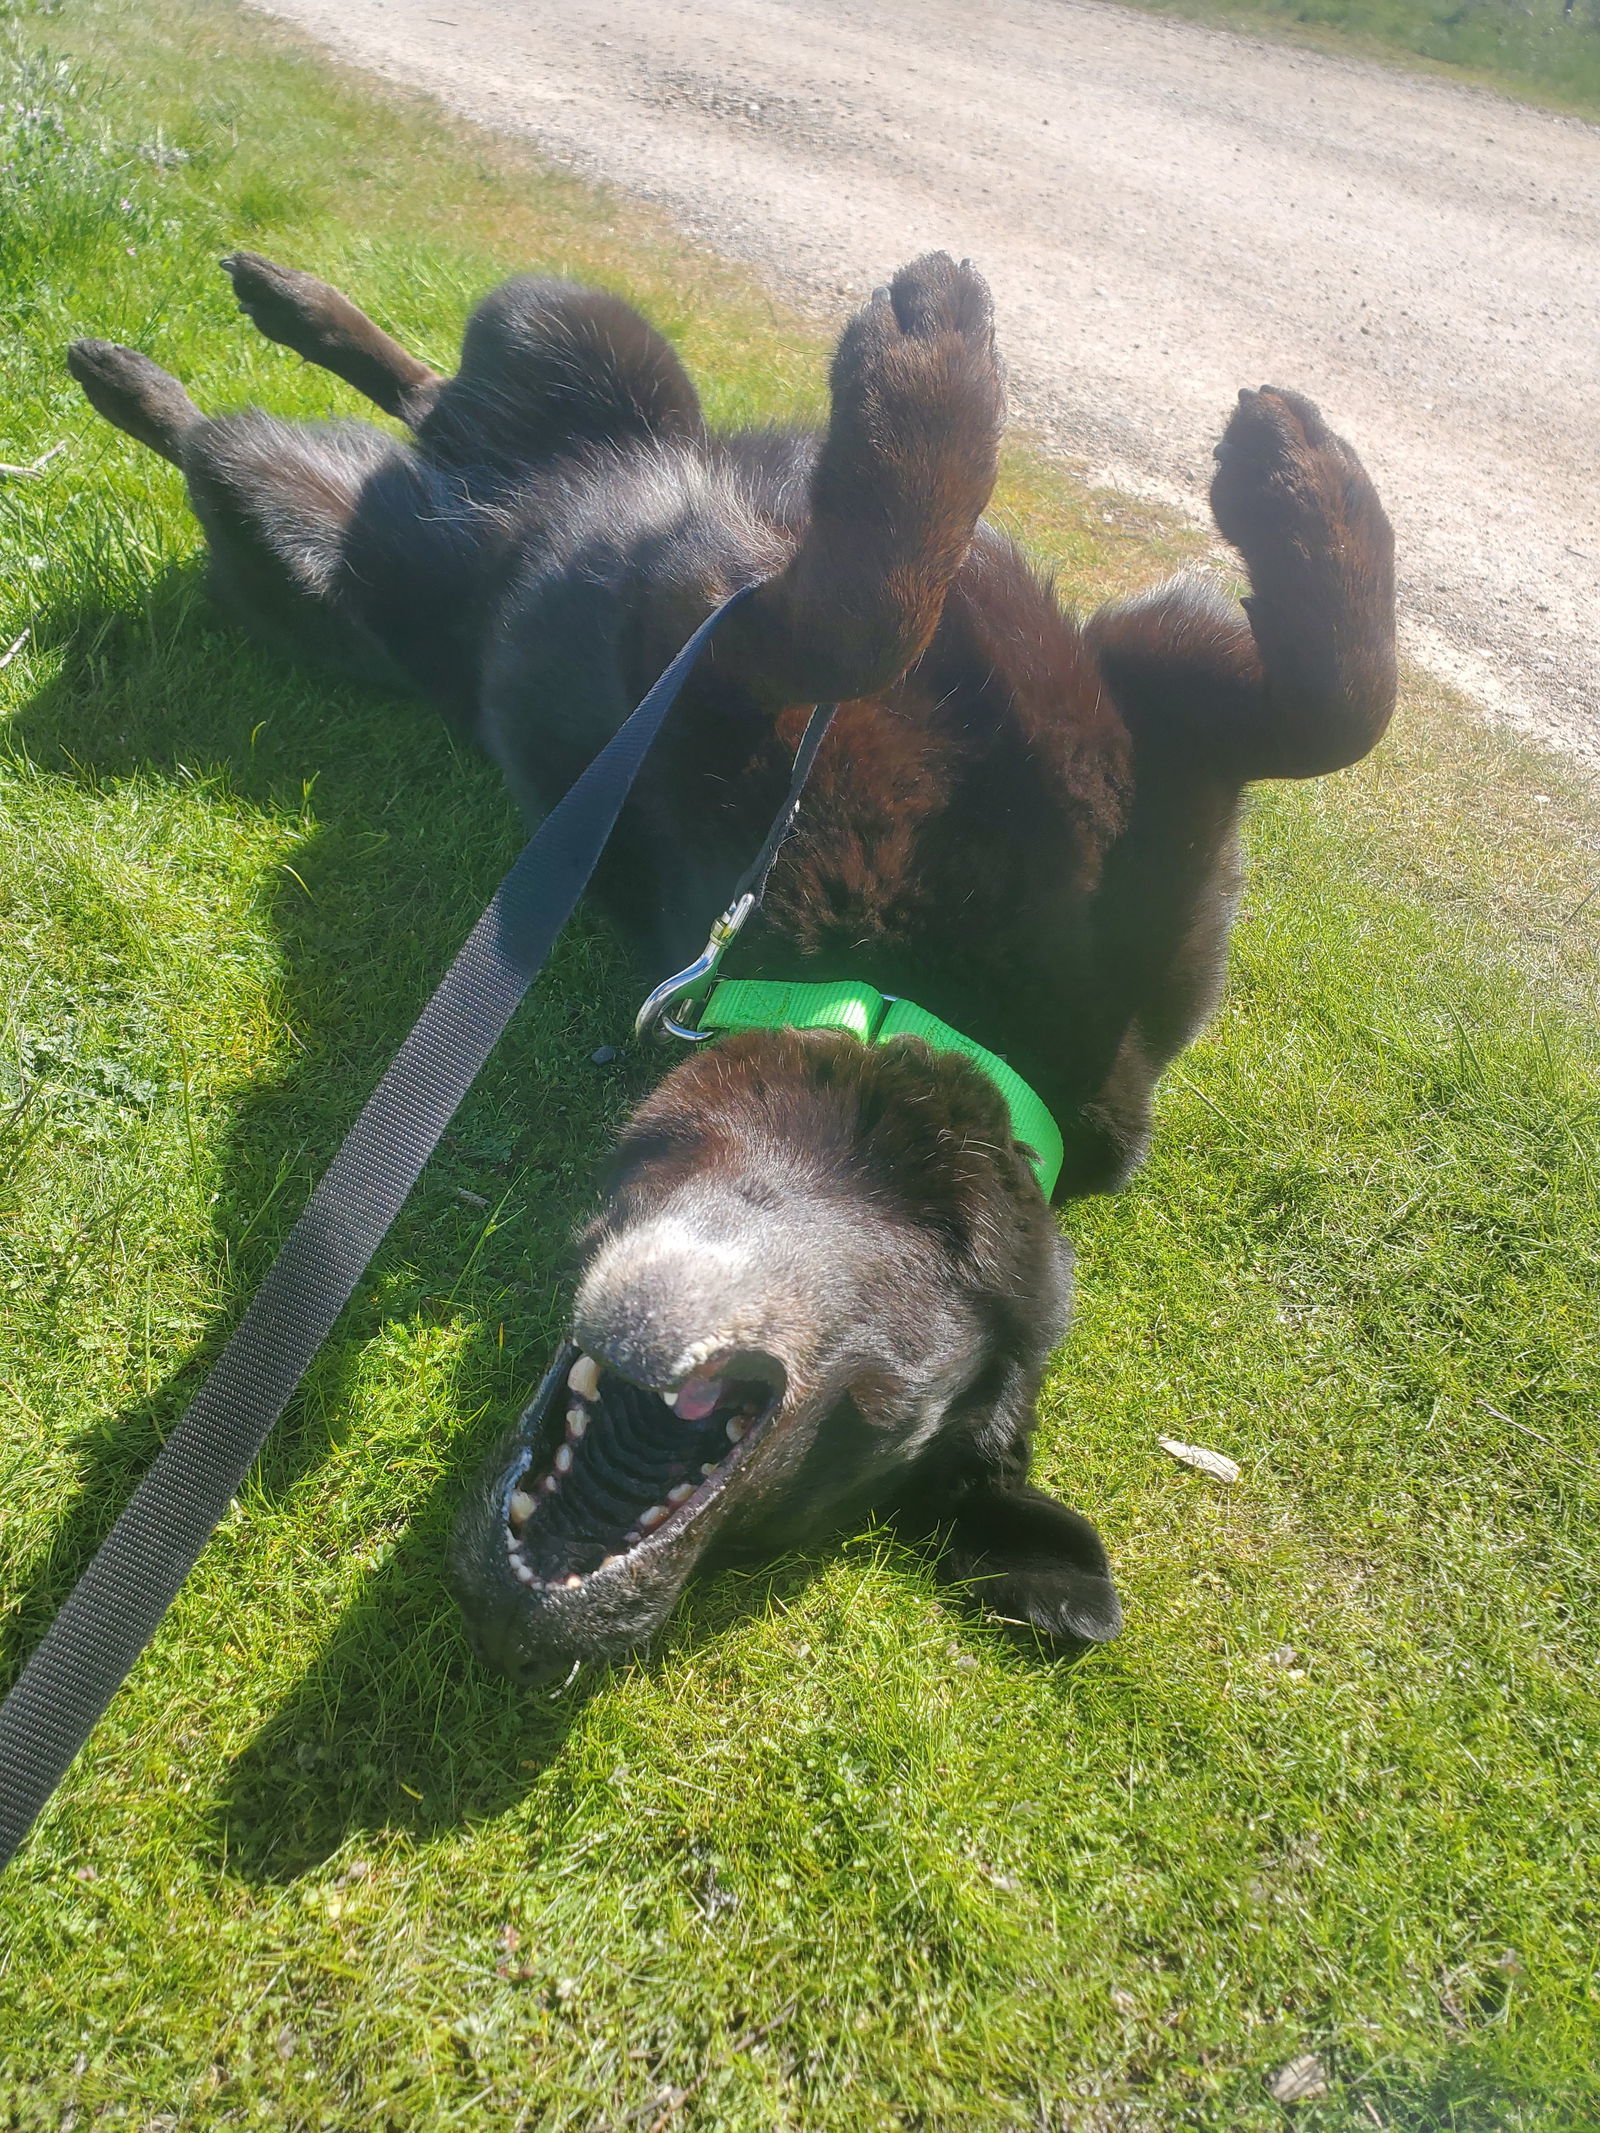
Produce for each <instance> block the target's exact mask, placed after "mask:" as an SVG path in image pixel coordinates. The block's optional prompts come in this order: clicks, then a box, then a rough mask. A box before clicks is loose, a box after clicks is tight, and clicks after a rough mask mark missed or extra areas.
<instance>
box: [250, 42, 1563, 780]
mask: <svg viewBox="0 0 1600 2133" xmlns="http://www.w3.org/2000/svg"><path fill="white" fill-rule="evenodd" d="M267 4H268V5H269V7H270V10H271V11H272V12H274V13H276V14H279V15H282V16H285V17H288V18H290V19H292V20H293V21H295V22H297V23H300V24H301V25H303V26H304V27H305V28H307V29H308V30H310V31H312V32H314V33H315V35H316V36H318V37H319V38H320V39H322V40H323V41H324V42H325V43H327V44H328V45H330V46H332V47H334V48H335V49H336V50H338V51H340V52H341V53H343V54H345V55H346V56H348V57H350V58H353V59H356V60H358V61H360V62H362V63H363V64H364V65H366V66H368V67H371V68H374V69H376V70H377V71H379V72H381V73H384V74H387V75H389V76H391V77H393V78H395V79H398V80H403V81H406V82H409V83H413V84H420V85H422V86H425V87H429V88H431V89H433V90H434V91H435V92H436V93H437V94H438V95H439V96H440V97H441V98H442V99H443V100H444V101H445V102H447V103H448V104H450V105H452V106H453V107H455V108H456V109H458V110H460V111H463V112H466V113H468V114H470V115H471V116H473V117H475V118H479V119H483V120H486V121H488V122H489V123H490V124H492V125H495V126H498V127H500V128H502V129H505V130H508V131H515V132H519V133H524V134H528V135H531V136H532V137H533V138H534V139H535V140H536V141H537V142H538V143H539V144H540V146H541V147H542V148H543V149H544V150H545V151H546V152H547V153H548V154H549V155H550V156H551V157H553V158H554V159H556V160H558V161H561V162H564V163H566V164H569V165H571V166H573V167H575V168H577V169H579V170H581V171H583V172H585V173H586V174H589V175H592V176H596V177H601V178H604V179H607V180H609V181H610V182H612V183H613V184H616V185H619V186H623V187H626V188H627V189H628V190H630V191H632V192H636V193H640V194H643V195H646V196H648V197H649V198H651V199H654V200H656V201H659V202H661V203H663V204H664V205H665V206H666V207H667V208H668V209H669V210H670V211H671V212H672V214H673V215H674V216H675V218H676V219H677V220H678V221H679V222H680V224H682V225H683V226H685V227H686V228H687V229H688V230H689V231H691V232H692V233H693V234H694V235H696V236H697V237H699V238H701V239H703V240H704V241H705V242H706V243H707V244H708V245H710V246H713V247H714V248H715V249H717V250H718V251H720V252H722V253H724V254H727V255H730V256H734V257H738V258H742V259H746V260H748V261H750V262H752V263H753V264H754V265H755V266H756V267H758V268H759V269H760V270H761V271H762V272H763V273H764V274H765V275H766V276H767V277H768V278H769V279H770V280H771V281H772V282H774V283H776V284H778V285H781V286H782V287H783V288H784V289H785V290H786V291H787V292H788V293H790V294H792V295H797V296H799V297H800V298H802V299H803V300H804V301H806V302H807V303H808V305H810V306H811V307H812V308H819V307H820V308H823V309H825V310H827V311H829V312H830V313H833V314H837V313H838V312H840V311H841V310H842V309H843V308H844V306H845V304H846V303H847V302H849V301H851V300H854V299H856V298H858V297H859V296H860V295H861V294H862V293H864V292H865V291H866V290H867V289H868V288H870V287H871V285H872V284H873V283H874V282H876V281H879V280H881V279H882V278H883V277H884V275H885V274H886V272H887V271H888V270H889V269H891V268H892V267H893V266H895V265H896V264H897V263H898V262H899V261H901V260H904V259H907V258H909V257H910V256H911V255H912V254H913V253H915V252H917V251H920V250H923V249H925V248H926V247H928V246H931V245H942V246H944V247H946V248H948V249H949V250H951V251H953V252H956V253H958V254H961V253H966V254H970V255H971V256H972V257H973V258H974V259H976V260H977V261H978V262H979V264H980V265H981V266H982V267H983V269H984V271H985V272H986V273H987V274H988V276H989V277H990V279H991V281H992V282H993V284H994V288H995V294H996V298H997V301H998V305H999V314H1000V325H1001V335H1002V344H1003V346H1004V348H1005V351H1006V355H1007V359H1008V362H1009V364H1010V368H1011V376H1012V386H1013V398H1014V402H1015V405H1016V407H1017V410H1018V412H1019V413H1020V414H1021V415H1023V416H1024V417H1025V418H1027V419H1029V420H1030V421H1031V422H1032V423H1033V424H1034V425H1035V426H1036V427H1037V428H1038V429H1039V430H1041V431H1042V432H1043V433H1044V434H1045V435H1046V437H1047V438H1049V439H1050V440H1051V441H1052V442H1053V443H1054V444H1055V445H1056V446H1058V447H1059V448H1060V449H1061V450H1063V451H1065V452H1067V453H1069V454H1070V455H1071V456H1072V457H1073V458H1074V459H1075V460H1076V461H1077V462H1078V463H1079V464H1080V466H1082V467H1085V468H1087V469H1088V470H1089V471H1090V472H1091V474H1092V475H1094V476H1095V477H1096V478H1098V479H1100V480H1103V481H1108V482H1110V483H1112V484H1113V485H1118V486H1123V487H1130V488H1134V489H1136V490H1139V491H1142V492H1144V493H1146V494H1152V493H1153V494H1156V495H1161V496H1165V497H1166V498H1167V499H1168V500H1169V501H1181V502H1182V504H1183V505H1184V507H1185V508H1186V509H1189V510H1198V509H1199V508H1200V499H1201V496H1202V494H1203V488H1204V483H1205V479H1206V476H1207V471H1208V465H1209V458H1210V448H1211V443H1212V440H1213V438H1214V437H1215V436H1216V434H1217V431H1218V429H1219V427H1220V425H1221V423H1222V421H1223V419H1224V416H1225V414H1226V411H1227V409H1228V407H1229V405H1230V404H1231V402H1232V399H1233V395H1234V392H1235V391H1236V389H1237V388H1238V387H1239V386H1240V385H1242V384H1251V385H1254V384H1258V383H1261V382H1262V381H1264V380H1270V381H1273V382H1276V383H1282V384H1288V385H1294V386H1296V387H1298V388H1300V389H1301V390H1302V391H1305V392H1308V393H1310V394H1311V395H1312V396H1313V398H1315V399H1317V400H1318V401H1320V402H1321V403H1322V405H1323V407H1324V409H1325V410H1326V412H1327V413H1328V414H1329V416H1330V417H1331V418H1332V419H1333V421H1334V422H1335V423H1336V424H1337V425H1338V427H1339V428H1341V429H1343V430H1345V431H1346V432H1347V433H1348V434H1349V435H1350V436H1351V438H1352V439H1353V440H1354V441H1355V442H1356V443H1357V444H1358V446H1359V448H1360V450H1361V452H1362V454H1363V455H1364V457H1365V458H1366V460H1367V463H1368V465H1369V466H1370V467H1371V468H1372V470H1373V472H1374V474H1375V475H1376V477H1377V480H1378V483H1379V486H1380V488H1381V490H1382V492H1383V495H1384V497H1385V500H1386V501H1387V503H1388V505H1389V507H1390V510H1391V513H1392V515H1393V517H1394V520H1395V523H1396V528H1397V531H1398V533H1399V537H1400V552H1401V562H1402V572H1403V588H1404V601H1405V613H1406V620H1407V630H1408V637H1409V641H1410V644H1411V646H1412V649H1413V650H1414V651H1416V652H1418V653H1420V655H1421V656H1422V657H1423V658H1424V660H1425V662H1426V663H1427V664H1429V665H1431V666H1432V667H1434V668H1435V670H1436V671H1440V672H1443V673H1444V674H1445V675H1447V676H1448V677H1450V678H1454V679H1456V680H1457V681H1460V682H1463V683H1464V684H1465V685H1466V686H1467V687H1468V688H1469V689H1470V690H1471V691H1472V692H1473V694H1474V695H1475V696H1476V697H1477V698H1478V699H1479V701H1481V702H1483V703H1484V704H1486V705H1487V706H1489V707H1490V708H1492V709H1494V710H1496V711H1498V712H1500V713H1501V714H1502V715H1505V716H1508V717H1510V718H1512V719H1513V720H1515V721H1516V722H1517V723H1518V724H1520V725H1522V726H1524V727H1526V728H1527V729H1529V730H1531V731H1534V732H1536V733H1539V734H1542V735H1544V736H1546V737H1549V738H1552V739H1557V740H1559V741H1561V742H1562V743H1563V744H1564V745H1565V746H1567V747H1569V748H1574V749H1577V750H1579V751H1580V752H1582V753H1584V754H1586V755H1589V756H1591V757H1593V758H1595V759H1596V760H1600V128H1597V127H1594V126H1588V125H1584V124H1581V123H1579V122H1577V121H1572V120H1564V119H1560V118H1553V117H1549V116H1546V115H1544V114H1542V113H1540V112H1536V111H1532V110H1526V109H1523V108H1521V107H1520V106H1517V105H1515V104H1512V103H1509V102H1505V101H1503V100H1501V99H1499V98H1496V97H1492V96H1488V95H1485V94H1481V93H1479V92H1476V91H1473V90H1467V89H1459V88H1456V87H1454V86H1453V85H1449V84H1444V83H1440V82H1436V81H1433V80H1429V79H1423V78H1418V77H1414V76H1408V75H1403V74H1397V73H1389V72H1386V71H1384V70H1382V69H1380V68H1377V67H1373V66H1369V65H1366V64H1364V63H1359V62H1351V61H1344V60H1337V59H1326V58H1322V57H1319V56H1316V55H1312V54H1308V53H1304V52H1298V51H1294V50H1291V49H1288V48H1286V47H1283V46H1280V45H1274V44H1268V43H1257V42H1255V41H1252V40H1251V39H1248V38H1243V37H1237V36H1233V35H1230V34H1228V33H1225V32H1219V31H1211V30H1204V29H1199V28H1195V27H1192V26H1190V25H1188V24H1182V23H1176V22H1169V21H1162V20H1158V19H1153V18H1150V17H1147V16H1143V15H1139V14H1135V13H1130V12H1126V11H1124V10H1122V9H1119V8H1116V7H1111V6H1106V5H1096V4H1082V0H267ZM445 5H448V6H449V8H450V14H449V16H448V17H445V16H444V14H443V7H444V6H445ZM307 264H310V265H314V264H315V262H307Z"/></svg>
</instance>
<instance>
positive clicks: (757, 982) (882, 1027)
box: [698, 978, 1064, 1200]
mask: <svg viewBox="0 0 1600 2133" xmlns="http://www.w3.org/2000/svg"><path fill="white" fill-rule="evenodd" d="M698 1022H699V1028H700V1029H701V1030H702V1031H708V1030H736V1029H842V1030H848V1031H849V1032H850V1033H851V1035H852V1036H855V1037H859V1038H860V1039H861V1041H862V1043H863V1044H887V1043H888V1042H889V1041H890V1039H891V1038H894V1037H920V1038H921V1039H922V1041H923V1043H924V1044H926V1045H928V1046H929V1047H930V1048H931V1049H932V1050H933V1051H936V1052H958V1053H959V1054H960V1055H961V1057H962V1058H963V1059H968V1060H970V1061H971V1062H972V1064H973V1065H974V1066H975V1067H976V1068H977V1069H978V1070H979V1072H980V1073H982V1074H986V1075H987V1076H988V1077H989V1079H990V1080H991V1081H992V1082H993V1083H994V1085H995V1087H996V1088H997V1089H998V1090H999V1091H1000V1094H1001V1095H1002V1096H1003V1097H1004V1098H1005V1105H1006V1109H1007V1110H1008V1111H1009V1112H1010V1114H1011V1131H1012V1134H1013V1135H1014V1137H1015V1138H1016V1140H1017V1142H1018V1143H1019V1144H1020V1146H1021V1148H1022V1151H1023V1153H1024V1154H1025V1155H1026V1156H1027V1158H1028V1160H1029V1162H1030V1163H1031V1164H1032V1166H1033V1174H1034V1176H1035V1177H1036V1178H1037V1179H1038V1180H1039V1189H1040V1190H1041V1191H1042V1192H1043V1194H1044V1196H1045V1198H1046V1199H1047V1200H1048V1199H1049V1197H1050V1195H1051V1193H1052V1191H1053V1190H1054V1189H1055V1182H1056V1179H1057V1178H1058V1177H1059V1176H1060V1175H1061V1161H1062V1155H1063V1152H1064V1151H1063V1147H1062V1141H1061V1129H1060V1127H1059V1126H1058V1125H1057V1124H1056V1122H1055V1120H1054V1119H1053V1118H1052V1117H1051V1116H1050V1113H1049V1111H1048V1110H1047V1109H1046V1108H1045V1105H1044V1103H1043V1101H1042V1099H1041V1098H1040V1097H1039V1096H1037V1095H1036V1094H1035V1093H1034V1091H1033V1090H1032V1089H1030V1088H1029V1086H1028V1084H1027V1083H1026V1082H1025V1081H1024V1080H1023V1078H1022V1076H1021V1075H1020V1074H1018V1073H1017V1072H1016V1071H1015V1070H1014V1069H1013V1068H1011V1067H1009V1066H1007V1065H1006V1063H1005V1061H1004V1060H1003V1059H1002V1058H1001V1057H1000V1056H999V1054H998V1053H996V1052H991V1051H989V1050H987V1049H986V1048H985V1047H984V1046H983V1045H981V1044H977V1043H975V1042H974V1041H973V1039H972V1038H971V1037H963V1036H962V1034H961V1032H960V1031H959V1030H955V1029H952V1028H951V1027H950V1025H949V1023H948V1022H941V1021H940V1020H939V1018H938V1016H937V1015H930V1014H929V1013H928V1011H927V1009H926V1008H924V1007H915V1006H913V1005H912V1003H911V1001H909V1000H898V999H885V997H884V995H883V994H882V993H881V992H878V991H876V990H875V989H874V988H873V987H872V986H870V985H862V984H858V983H857V982H856V981H855V980H854V979H851V978H833V979H829V980H826V981H824V982H822V983H819V984H799V983H795V984H788V983H785V982H783V981H782V980H771V979H765V978H719V979H718V980H717V982H716V984H715V985H714V986H713V987H712V989H711V991H710V993H709V994H708V996H707V998H706V1002H705V1005H704V1006H703V1007H702V1008H701V1010H700V1014H699V1018H698Z"/></svg>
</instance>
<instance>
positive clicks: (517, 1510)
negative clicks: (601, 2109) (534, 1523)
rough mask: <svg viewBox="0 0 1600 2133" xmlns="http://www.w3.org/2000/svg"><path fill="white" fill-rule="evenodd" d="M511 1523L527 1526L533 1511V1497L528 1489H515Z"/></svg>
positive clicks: (511, 1507)
mask: <svg viewBox="0 0 1600 2133" xmlns="http://www.w3.org/2000/svg"><path fill="white" fill-rule="evenodd" d="M510 1510H511V1523H512V1524H513V1525H514V1526H525V1525H526V1524H527V1523H528V1520H529V1518H530V1517H531V1516H532V1513H533V1498H532V1497H531V1496H530V1495H529V1494H528V1492H527V1490H526V1489H514V1490H513V1491H512V1495H511V1504H510Z"/></svg>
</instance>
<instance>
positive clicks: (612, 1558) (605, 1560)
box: [600, 1555, 622, 1570]
mask: <svg viewBox="0 0 1600 2133" xmlns="http://www.w3.org/2000/svg"><path fill="white" fill-rule="evenodd" d="M621 1561H622V1557H621V1556H620V1555H603V1556H601V1558H600V1568H601V1569H602V1570H609V1569H610V1568H611V1566H612V1564H613V1563H620V1562H621Z"/></svg>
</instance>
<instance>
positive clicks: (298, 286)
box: [222, 252, 444, 428]
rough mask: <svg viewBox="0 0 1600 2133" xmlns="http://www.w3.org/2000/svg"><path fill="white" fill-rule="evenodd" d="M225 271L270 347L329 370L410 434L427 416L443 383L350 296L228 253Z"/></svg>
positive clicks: (253, 257)
mask: <svg viewBox="0 0 1600 2133" xmlns="http://www.w3.org/2000/svg"><path fill="white" fill-rule="evenodd" d="M222 266H223V271H224V272H225V273H226V274H227V276H228V278H229V280H230V281H231V282H232V283H233V290H234V294H235V295H236V296H237V297H238V299H239V309H240V310H241V311H242V312H243V313H244V314H245V316H246V317H247V318H248V319H249V320H250V322H251V323H252V325H254V326H255V327H256V329H257V330H258V331H259V332H261V333H263V334H265V336H266V338H267V339H268V340H269V341H277V342H278V343H279V344H280V346H282V347H284V348H292V349H293V350H294V352H295V354H296V355H299V356H304V358H305V360H306V361H307V362H308V363H315V364H317V365H318V366H319V367H320V368H321V369H323V370H331V371H332V372H333V374H334V376H335V377H336V378H343V380H344V381H345V383H346V384H347V385H353V386H354V387H355V389H356V391H357V392H358V393H364V394H365V395H366V397H367V399H369V400H371V401H373V402H374V403H375V404H376V405H377V406H378V407H381V408H382V409H383V411H384V413H385V414H386V415H395V416H398V417H399V419H400V420H401V421H402V422H406V423H409V424H410V425H411V426H412V428H415V427H416V425H417V424H418V423H419V422H420V421H421V420H422V419H423V417H424V416H425V415H426V414H427V412H428V409H429V408H430V407H431V406H432V405H433V402H434V400H435V398H436V397H437V395H438V391H439V388H440V386H441V385H442V384H443V383H444V380H443V379H442V378H441V377H440V376H439V374H438V372H437V371H435V370H430V369H429V368H428V366H427V364H426V363H423V362H420V361H419V360H418V359H417V357H416V356H414V355H409V354H408V353H407V352H406V350H405V349H404V348H402V347H401V346H400V343H399V342H398V341H396V340H391V339H390V337H389V335H388V334H386V333H385V332H384V331H383V330H382V328H381V327H379V326H375V325H374V324H373V323H372V321H371V319H369V318H368V317H367V315H366V313H365V312H364V311H358V310H357V309H356V307H355V305H354V304H353V303H351V301H350V299H349V298H348V297H347V296H341V295H340V293H339V291H338V290H337V289H334V288H331V287H330V286H329V285H328V283H327V282H325V281H318V280H317V278H316V276H315V275H314V274H302V273H301V272H300V270H299V268H298V267H280V266H277V265H275V264H274V262H273V261H272V260H270V259H263V258H262V257H261V256H260V254H259V253H257V252H231V253H230V254H229V255H228V257H227V258H226V259H224V260H223V262H222Z"/></svg>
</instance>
